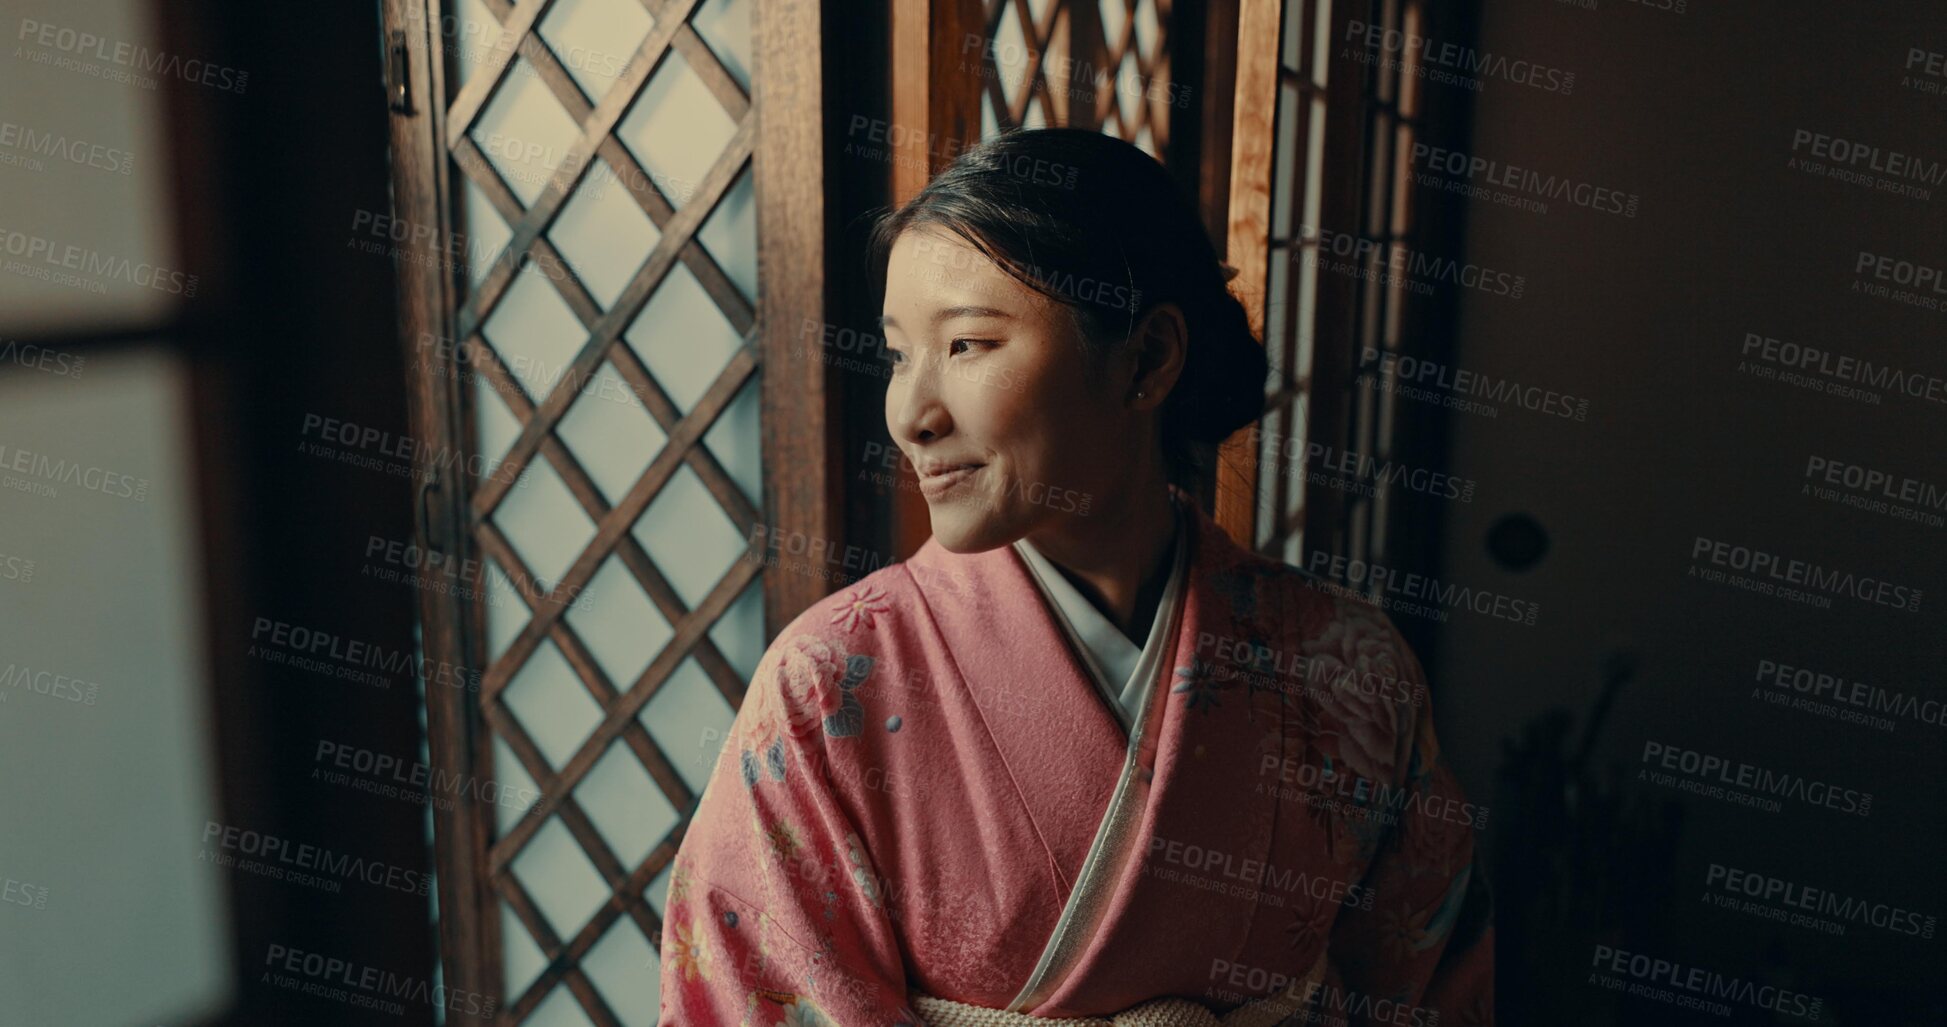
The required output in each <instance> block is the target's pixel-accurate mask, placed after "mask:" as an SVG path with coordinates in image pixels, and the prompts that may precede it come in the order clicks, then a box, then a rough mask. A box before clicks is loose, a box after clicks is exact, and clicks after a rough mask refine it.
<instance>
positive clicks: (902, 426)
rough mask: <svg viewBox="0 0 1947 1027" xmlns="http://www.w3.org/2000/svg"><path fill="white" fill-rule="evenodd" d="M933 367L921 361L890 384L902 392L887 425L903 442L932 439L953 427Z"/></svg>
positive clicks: (895, 436)
mask: <svg viewBox="0 0 1947 1027" xmlns="http://www.w3.org/2000/svg"><path fill="white" fill-rule="evenodd" d="M932 370H933V369H931V368H929V367H927V366H926V362H925V361H921V362H920V366H918V367H916V368H914V369H913V372H912V374H910V375H908V376H907V377H906V380H905V381H904V382H900V383H897V384H895V385H893V386H892V387H893V388H894V389H900V388H903V389H904V390H905V395H904V396H902V397H898V401H897V403H896V404H895V407H894V413H893V417H892V423H891V424H889V425H887V428H888V429H890V430H891V432H892V435H893V437H894V438H896V439H898V440H900V441H902V442H909V443H920V442H931V441H933V440H935V439H938V438H941V437H942V436H944V435H946V434H947V433H948V432H949V431H952V429H953V418H952V417H951V416H950V415H949V414H948V413H947V409H946V403H945V402H944V401H943V400H942V398H941V396H940V382H939V375H937V374H934V373H932Z"/></svg>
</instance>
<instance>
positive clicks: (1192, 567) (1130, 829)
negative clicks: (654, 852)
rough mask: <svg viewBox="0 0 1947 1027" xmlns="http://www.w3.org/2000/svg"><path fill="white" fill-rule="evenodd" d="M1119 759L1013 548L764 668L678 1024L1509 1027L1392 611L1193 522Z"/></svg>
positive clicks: (847, 610) (729, 772)
mask: <svg viewBox="0 0 1947 1027" xmlns="http://www.w3.org/2000/svg"><path fill="white" fill-rule="evenodd" d="M1194 518H1195V523H1194V526H1193V527H1192V528H1191V529H1190V534H1189V536H1188V541H1189V543H1190V545H1191V549H1190V551H1189V564H1188V570H1187V577H1186V578H1185V580H1184V582H1183V595H1182V602H1181V603H1180V604H1179V605H1178V607H1177V608H1176V612H1175V614H1174V616H1173V628H1172V629H1171V633H1170V635H1169V636H1167V645H1168V649H1167V650H1166V652H1165V655H1166V657H1167V658H1166V659H1165V660H1164V661H1163V663H1162V664H1161V671H1160V673H1159V674H1157V676H1156V678H1155V680H1154V682H1153V684H1152V685H1151V686H1150V687H1149V688H1148V689H1147V691H1146V692H1145V694H1144V697H1143V699H1142V701H1141V705H1140V707H1139V708H1138V709H1137V710H1136V712H1135V715H1134V727H1133V729H1132V730H1130V731H1129V733H1128V734H1125V733H1124V728H1123V726H1122V723H1121V722H1120V721H1119V720H1118V719H1117V717H1116V715H1115V714H1114V713H1112V712H1111V711H1110V709H1109V708H1108V706H1107V705H1106V703H1105V700H1104V698H1103V696H1102V694H1101V692H1100V690H1099V689H1098V688H1096V687H1095V686H1094V684H1093V683H1092V679H1091V678H1089V677H1088V676H1087V671H1086V669H1085V668H1084V666H1083V664H1082V663H1081V662H1080V660H1079V658H1078V656H1077V654H1076V653H1075V651H1074V650H1073V649H1072V648H1071V647H1070V645H1069V643H1068V641H1067V638H1066V636H1064V635H1063V634H1062V632H1061V629H1060V626H1059V624H1058V623H1057V622H1055V621H1054V620H1053V619H1052V618H1051V614H1050V611H1049V608H1048V606H1047V605H1046V603H1045V601H1044V600H1043V598H1042V596H1041V594H1040V592H1039V591H1037V589H1036V587H1035V585H1034V583H1033V581H1032V580H1031V579H1030V577H1029V572H1028V570H1027V568H1026V567H1025V566H1024V564H1023V563H1022V561H1021V558H1020V556H1019V555H1018V554H1017V553H1016V552H1015V551H1014V550H1013V548H1012V547H1002V548H999V549H995V550H991V551H989V552H985V553H979V554H974V555H970V556H961V555H955V554H953V553H949V552H947V551H946V550H944V549H943V548H941V547H940V546H939V545H938V544H937V543H935V542H931V541H929V542H927V544H926V545H925V546H924V547H923V548H921V549H920V551H919V552H918V553H917V554H915V555H914V556H913V558H912V559H911V560H909V561H907V562H905V563H903V564H897V565H894V566H891V567H887V568H885V569H883V570H881V571H879V572H877V573H875V574H873V575H871V576H870V577H868V578H866V579H864V580H863V581H860V582H859V583H858V584H856V585H854V586H852V587H850V588H847V589H844V590H842V591H840V592H838V593H836V594H834V595H832V596H830V597H827V598H826V599H824V600H822V601H820V602H819V603H818V604H816V605H814V606H813V607H812V608H810V609H808V610H806V611H805V612H804V613H803V614H802V615H801V616H799V617H798V618H797V619H796V620H794V621H793V622H792V623H791V624H790V626H789V627H787V628H786V629H785V630H784V632H783V633H782V634H780V635H779V636H778V638H777V639H776V641H775V642H774V643H773V644H772V645H771V647H770V649H769V650H768V651H767V652H766V653H765V655H764V658H763V660H762V662H761V663H760V665H759V667H758V669H757V673H756V676H755V678H754V679H753V681H752V683H751V687H750V691H749V694H748V696H747V698H746V699H745V702H744V706H743V709H742V711H741V712H739V714H738V716H737V720H736V724H735V726H734V727H733V728H732V730H731V732H730V736H729V738H728V740H727V742H726V743H725V746H724V749H723V754H722V756H721V757H720V759H719V760H718V763H717V766H716V769H715V772H714V774H713V776H712V778H711V781H710V784H709V786H708V788H707V789H706V791H705V793H704V797H703V800H702V802H701V804H700V805H699V807H698V809H697V811H696V816H695V818H694V820H693V822H692V823H691V825H690V826H689V829H688V833H687V834H686V835H685V837H684V839H683V842H682V847H681V850H680V851H679V853H678V855H677V857H676V865H675V869H674V872H673V874H672V876H671V880H670V888H669V898H668V904H667V907H666V917H665V921H664V926H663V938H662V946H661V948H662V1018H661V1023H663V1024H666V1025H681V1027H691V1025H697V1027H709V1025H719V1024H722V1025H730V1024H736V1025H761V1027H773V1025H777V1024H785V1025H791V1027H805V1025H823V1024H836V1025H842V1027H894V1025H899V1024H908V1025H914V1027H919V1025H921V1024H923V1023H924V1020H923V1019H922V1017H921V1016H920V1015H918V1013H916V1012H915V1009H914V997H915V995H917V994H924V995H930V996H937V997H939V998H942V999H949V1000H953V1001H957V1002H965V1003H971V1004H974V1005H979V1006H986V1007H990V1008H994V1009H1012V1010H1015V1011H1017V1012H1022V1013H1028V1014H1032V1015H1034V1016H1041V1017H1064V1016H1109V1015H1112V1014H1114V1013H1116V1012H1118V1011H1122V1010H1125V1009H1127V1008H1129V1007H1131V1006H1134V1005H1137V1004H1139V1003H1142V1002H1144V1001H1146V1000H1149V999H1153V998H1157V997H1159V996H1181V997H1184V998H1189V999H1194V1000H1196V1001H1197V1002H1199V1003H1201V1004H1203V1005H1205V1006H1206V1007H1208V1008H1209V1009H1211V1010H1212V1011H1214V1012H1218V1013H1221V1012H1224V1011H1226V1010H1230V1009H1233V1008H1235V1007H1236V1006H1238V1005H1239V1004H1241V1003H1244V1002H1247V1001H1250V1000H1252V999H1256V998H1259V997H1261V996H1266V995H1270V994H1272V993H1274V992H1277V991H1280V990H1281V989H1283V988H1284V987H1285V986H1286V985H1288V984H1290V983H1291V982H1293V981H1294V980H1297V979H1299V978H1300V977H1302V976H1304V975H1306V974H1307V973H1308V972H1311V971H1316V970H1320V969H1322V973H1323V976H1322V981H1321V983H1320V984H1319V985H1318V986H1317V987H1316V989H1315V990H1314V991H1312V992H1311V996H1310V999H1309V1008H1308V1009H1306V1010H1305V1011H1303V1012H1301V1013H1300V1015H1299V1017H1298V1018H1297V1019H1296V1020H1294V1021H1293V1022H1305V1023H1322V1024H1334V1025H1336V1024H1367V1023H1371V1024H1392V1025H1407V1027H1432V1025H1434V1024H1481V1023H1492V1022H1493V1015H1494V1003H1493V932H1492V928H1491V924H1490V917H1489V914H1488V908H1487V895H1486V890H1485V882H1484V880H1483V879H1482V874H1481V873H1480V872H1479V871H1477V870H1475V868H1474V867H1473V853H1474V839H1473V829H1474V827H1475V826H1476V825H1477V824H1478V823H1479V822H1480V821H1481V820H1484V814H1483V813H1482V812H1481V811H1480V810H1478V809H1477V808H1476V807H1474V806H1473V805H1471V804H1469V803H1468V802H1467V801H1466V800H1465V798H1464V797H1463V795H1462V794H1461V791H1460V788H1459V785H1458V783H1457V782H1456V781H1455V780H1454V778H1453V776H1452V774H1451V773H1449V771H1448V770H1447V768H1446V766H1445V765H1444V764H1442V763H1441V762H1440V760H1439V745H1438V743H1437V742H1436V741H1435V739H1434V735H1433V728H1432V717H1431V710H1430V708H1429V706H1428V705H1427V691H1426V687H1425V684H1424V680H1423V677H1422V671H1421V668H1420V666H1419V663H1418V661H1417V660H1416V659H1415V657H1414V656H1413V654H1412V652H1411V651H1410V650H1409V649H1408V648H1407V647H1406V645H1405V643H1404V641H1403V640H1402V639H1401V638H1400V636H1399V634H1398V633H1397V631H1396V630H1395V629H1394V628H1393V626H1392V624H1391V622H1390V621H1389V620H1388V619H1387V618H1386V616H1385V615H1384V614H1383V613H1381V612H1380V611H1379V610H1377V609H1376V608H1374V607H1372V606H1371V605H1369V604H1367V603H1365V602H1364V601H1362V600H1359V599H1357V598H1353V597H1347V596H1343V595H1340V594H1337V590H1336V589H1334V588H1333V587H1332V586H1330V585H1327V584H1325V583H1322V582H1320V581H1318V580H1317V579H1315V578H1312V577H1310V576H1308V575H1306V574H1304V573H1303V572H1301V571H1299V570H1297V569H1295V568H1292V567H1290V566H1288V565H1285V564H1281V563H1277V562H1274V561H1270V560H1267V559H1264V558H1262V557H1259V556H1256V555H1255V554H1252V553H1250V552H1248V551H1245V550H1243V549H1240V548H1239V547H1238V546H1237V545H1236V544H1234V543H1233V542H1232V541H1231V540H1230V539H1229V538H1228V537H1227V536H1226V535H1224V533H1223V532H1222V531H1221V530H1220V529H1219V528H1218V527H1217V526H1216V525H1215V523H1214V522H1212V521H1211V520H1210V519H1209V517H1208V516H1206V515H1204V514H1203V513H1201V511H1197V512H1195V514H1194Z"/></svg>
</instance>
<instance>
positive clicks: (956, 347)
mask: <svg viewBox="0 0 1947 1027" xmlns="http://www.w3.org/2000/svg"><path fill="white" fill-rule="evenodd" d="M986 345H989V342H988V340H986V339H955V340H953V348H952V350H951V352H952V353H955V354H960V353H964V352H966V351H967V350H971V349H973V348H974V347H975V346H986ZM962 347H964V348H962Z"/></svg>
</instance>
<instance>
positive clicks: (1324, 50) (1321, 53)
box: [1312, 0, 1332, 86]
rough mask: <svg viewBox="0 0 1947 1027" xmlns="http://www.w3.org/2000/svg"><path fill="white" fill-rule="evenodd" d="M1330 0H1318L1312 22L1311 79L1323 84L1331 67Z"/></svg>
mask: <svg viewBox="0 0 1947 1027" xmlns="http://www.w3.org/2000/svg"><path fill="white" fill-rule="evenodd" d="M1331 45H1332V0H1318V20H1317V21H1315V22H1313V23H1312V81H1313V82H1315V83H1317V84H1318V85H1320V86H1323V85H1325V76H1326V72H1327V71H1329V70H1330V68H1331V63H1332V62H1331V49H1330V48H1331Z"/></svg>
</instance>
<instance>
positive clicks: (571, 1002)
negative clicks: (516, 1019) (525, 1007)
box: [521, 984, 594, 1027]
mask: <svg viewBox="0 0 1947 1027" xmlns="http://www.w3.org/2000/svg"><path fill="white" fill-rule="evenodd" d="M593 1023H594V1021H593V1020H590V1019H589V1018H588V1013H587V1011H586V1010H584V1009H582V1008H581V1003H580V1002H578V1001H576V999H575V994H574V992H572V991H569V990H568V989H567V988H566V987H564V986H562V985H559V984H557V985H555V986H554V990H553V991H550V992H548V997H547V998H544V999H542V1000H541V1004H540V1005H538V1006H535V1007H534V1012H532V1013H529V1014H528V1015H527V1019H525V1020H522V1021H521V1027H589V1025H591V1024H593Z"/></svg>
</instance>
